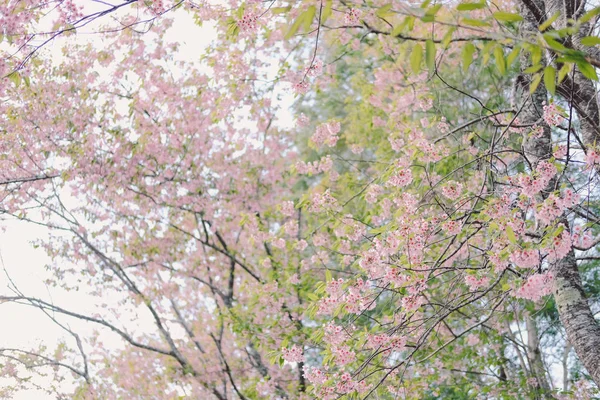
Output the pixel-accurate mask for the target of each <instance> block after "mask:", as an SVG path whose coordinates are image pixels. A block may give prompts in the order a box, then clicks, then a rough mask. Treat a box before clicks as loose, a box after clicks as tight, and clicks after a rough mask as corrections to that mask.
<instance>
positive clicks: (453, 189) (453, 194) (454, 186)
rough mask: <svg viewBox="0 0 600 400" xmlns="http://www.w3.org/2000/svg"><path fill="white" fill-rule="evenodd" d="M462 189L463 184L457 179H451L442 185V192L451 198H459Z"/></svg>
mask: <svg viewBox="0 0 600 400" xmlns="http://www.w3.org/2000/svg"><path fill="white" fill-rule="evenodd" d="M462 191H463V185H462V184H461V183H458V182H455V181H450V182H448V183H447V184H445V185H444V186H443V187H442V194H443V195H444V196H446V197H447V198H449V199H450V200H456V199H458V198H459V197H460V195H461V194H462Z"/></svg>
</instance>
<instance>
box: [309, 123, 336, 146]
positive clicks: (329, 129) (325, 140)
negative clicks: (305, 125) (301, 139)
mask: <svg viewBox="0 0 600 400" xmlns="http://www.w3.org/2000/svg"><path fill="white" fill-rule="evenodd" d="M340 129H341V124H340V123H339V122H327V123H324V124H321V125H319V126H317V130H316V132H315V133H314V135H312V137H311V140H312V142H313V143H314V144H316V145H317V146H322V145H323V144H326V145H327V146H329V147H333V146H335V145H336V143H337V141H338V140H339V136H337V134H338V133H339V132H340Z"/></svg>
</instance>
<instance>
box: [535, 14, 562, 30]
mask: <svg viewBox="0 0 600 400" xmlns="http://www.w3.org/2000/svg"><path fill="white" fill-rule="evenodd" d="M559 16H560V12H558V11H557V12H555V13H554V14H553V15H552V16H551V17H550V18H548V19H547V20H546V22H544V23H543V24H541V25H540V26H539V28H538V29H539V30H540V32H544V31H545V30H546V29H548V28H549V27H550V25H552V24H553V23H554V21H556V19H557V18H558V17H559Z"/></svg>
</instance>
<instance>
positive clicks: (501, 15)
mask: <svg viewBox="0 0 600 400" xmlns="http://www.w3.org/2000/svg"><path fill="white" fill-rule="evenodd" d="M492 16H493V17H494V18H496V19H497V20H498V21H502V22H519V21H523V17H522V16H520V15H519V14H513V13H508V12H504V11H498V12H495V13H493V14H492Z"/></svg>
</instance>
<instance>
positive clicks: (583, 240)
mask: <svg viewBox="0 0 600 400" xmlns="http://www.w3.org/2000/svg"><path fill="white" fill-rule="evenodd" d="M571 237H572V240H573V244H575V245H576V246H577V247H580V248H582V249H589V248H590V247H591V246H592V245H593V243H594V239H593V238H592V235H591V233H590V232H589V231H586V232H583V233H582V232H581V226H576V227H575V228H573V234H572V235H571Z"/></svg>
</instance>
